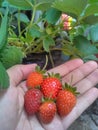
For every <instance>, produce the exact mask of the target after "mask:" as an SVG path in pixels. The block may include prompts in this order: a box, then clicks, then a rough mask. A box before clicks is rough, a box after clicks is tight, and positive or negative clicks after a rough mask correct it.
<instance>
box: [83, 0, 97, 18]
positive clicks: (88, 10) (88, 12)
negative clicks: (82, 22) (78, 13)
mask: <svg viewBox="0 0 98 130" xmlns="http://www.w3.org/2000/svg"><path fill="white" fill-rule="evenodd" d="M95 13H98V2H97V3H94V4H88V6H87V8H86V9H85V11H84V16H83V17H87V16H90V15H93V14H95Z"/></svg>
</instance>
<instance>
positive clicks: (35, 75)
mask: <svg viewBox="0 0 98 130" xmlns="http://www.w3.org/2000/svg"><path fill="white" fill-rule="evenodd" d="M43 74H44V71H41V70H40V68H39V67H38V66H37V67H36V70H35V71H34V72H32V73H30V74H29V75H28V78H27V81H26V85H27V87H28V88H35V87H39V86H40V85H41V83H42V82H43V77H44V76H43Z"/></svg>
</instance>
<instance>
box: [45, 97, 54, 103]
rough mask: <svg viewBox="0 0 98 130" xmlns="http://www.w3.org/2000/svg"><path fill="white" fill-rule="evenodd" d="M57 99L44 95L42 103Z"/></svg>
mask: <svg viewBox="0 0 98 130" xmlns="http://www.w3.org/2000/svg"><path fill="white" fill-rule="evenodd" d="M55 101H56V100H55V99H53V98H51V97H50V98H47V97H42V103H44V102H55Z"/></svg>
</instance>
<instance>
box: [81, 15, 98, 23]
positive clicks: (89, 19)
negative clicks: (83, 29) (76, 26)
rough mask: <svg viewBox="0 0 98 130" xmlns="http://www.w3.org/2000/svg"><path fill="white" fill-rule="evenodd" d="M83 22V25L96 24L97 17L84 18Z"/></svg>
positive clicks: (97, 21)
mask: <svg viewBox="0 0 98 130" xmlns="http://www.w3.org/2000/svg"><path fill="white" fill-rule="evenodd" d="M83 21H84V23H86V24H90V25H92V24H96V23H98V16H95V15H90V16H88V17H86V18H85V19H84V20H83Z"/></svg>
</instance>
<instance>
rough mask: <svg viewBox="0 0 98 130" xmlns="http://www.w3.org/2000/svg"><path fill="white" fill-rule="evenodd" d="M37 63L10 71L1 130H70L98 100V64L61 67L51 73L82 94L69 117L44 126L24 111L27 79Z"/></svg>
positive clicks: (0, 103)
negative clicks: (57, 74) (97, 85)
mask: <svg viewBox="0 0 98 130" xmlns="http://www.w3.org/2000/svg"><path fill="white" fill-rule="evenodd" d="M35 66H36V64H30V65H15V66H13V67H11V68H10V69H8V70H7V72H8V75H9V77H10V86H9V88H8V89H7V90H2V91H0V129H1V130H54V129H56V130H67V128H68V127H69V126H70V125H71V124H72V123H73V122H74V121H75V120H76V119H77V118H78V117H79V116H80V115H81V114H82V112H84V111H85V110H86V109H87V108H88V107H89V106H90V105H91V104H92V103H93V102H94V101H95V100H96V99H97V98H98V89H97V88H95V85H96V84H98V78H97V77H98V65H97V63H96V62H94V61H89V62H87V63H83V61H82V60H81V59H74V60H70V61H68V62H65V63H64V64H62V65H59V66H57V67H55V68H53V69H51V70H49V72H55V73H60V75H61V76H62V82H63V83H64V82H65V81H66V82H68V83H70V82H71V79H72V83H71V84H72V85H74V86H76V87H77V90H78V91H79V92H80V94H79V96H78V97H77V104H76V106H75V107H74V109H73V110H72V111H71V112H70V114H68V115H67V116H66V117H63V118H60V117H59V115H57V114H56V115H55V117H54V119H53V121H52V122H51V123H49V124H43V123H42V122H41V121H39V119H38V117H37V116H36V115H34V116H28V115H27V114H26V113H25V110H24V94H25V92H26V91H27V87H26V83H25V82H26V81H25V80H26V78H27V76H28V74H29V73H31V72H32V71H34V70H35Z"/></svg>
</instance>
